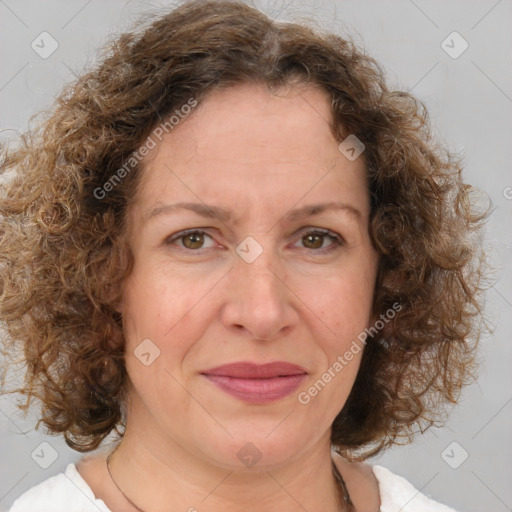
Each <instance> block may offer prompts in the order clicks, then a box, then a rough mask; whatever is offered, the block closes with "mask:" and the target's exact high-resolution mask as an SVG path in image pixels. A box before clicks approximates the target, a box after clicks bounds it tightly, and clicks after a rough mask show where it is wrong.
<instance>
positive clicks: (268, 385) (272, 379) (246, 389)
mask: <svg viewBox="0 0 512 512" xmlns="http://www.w3.org/2000/svg"><path fill="white" fill-rule="evenodd" d="M201 374H202V375H204V376H205V377H206V378H207V379H208V380H209V381H210V382H212V383H213V384H215V385H216V386H217V387H219V388H220V389H221V390H222V391H224V392H226V393H228V394H229V395H231V396H234V397H235V398H238V399H239V400H242V401H244V402H247V403H251V404H265V403H268V402H273V401H276V400H279V399H281V398H284V397H285V396H287V395H289V394H290V393H292V392H293V391H294V390H295V389H297V387H298V386H299V385H300V383H301V382H302V380H303V379H304V378H305V377H306V375H307V372H306V370H305V369H304V368H302V367H300V366H298V365H296V364H291V363H286V362H283V361H276V362H273V363H268V364H261V365H259V364H255V363H248V362H238V363H231V364H227V365H222V366H218V367H216V368H212V369H210V370H206V371H204V372H201Z"/></svg>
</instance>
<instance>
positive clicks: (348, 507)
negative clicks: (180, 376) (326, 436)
mask: <svg viewBox="0 0 512 512" xmlns="http://www.w3.org/2000/svg"><path fill="white" fill-rule="evenodd" d="M116 450H117V448H116ZM116 450H114V451H113V452H112V453H111V454H110V455H109V456H108V457H107V471H108V474H109V475H110V479H111V480H112V482H113V483H114V485H115V486H116V487H117V490H118V491H119V492H120V493H121V494H122V495H123V497H124V499H125V500H126V501H128V503H129V504H130V505H131V506H132V507H134V508H136V509H137V510H138V511H139V512H145V511H144V509H142V508H140V507H139V506H138V505H136V504H135V503H134V502H133V501H132V500H131V499H130V498H128V496H126V494H125V493H124V492H123V490H122V489H121V487H119V485H117V482H116V481H115V480H114V477H113V476H112V472H111V471H110V465H109V462H110V457H112V455H114V452H115V451H116ZM332 470H333V473H334V477H335V478H336V480H337V482H338V483H339V486H340V491H341V494H342V500H343V503H344V505H345V507H344V508H346V511H347V512H352V511H353V510H354V504H353V503H352V500H351V499H350V495H349V493H348V489H347V484H346V483H345V480H343V477H342V476H341V474H340V472H339V471H338V468H337V467H336V464H334V461H332Z"/></svg>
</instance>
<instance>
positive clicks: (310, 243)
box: [301, 229, 343, 253]
mask: <svg viewBox="0 0 512 512" xmlns="http://www.w3.org/2000/svg"><path fill="white" fill-rule="evenodd" d="M326 238H328V239H329V240H330V241H331V244H330V245H327V246H326V247H322V246H323V245H324V241H325V239H326ZM301 240H302V243H303V245H304V247H306V249H312V250H314V249H319V250H318V251H317V252H323V253H328V252H330V251H333V250H335V249H338V248H339V247H340V246H341V245H343V240H342V238H341V237H340V236H339V235H336V234H334V233H331V232H330V231H324V230H319V229H315V230H310V231H308V232H306V234H304V235H303V236H302V238H301Z"/></svg>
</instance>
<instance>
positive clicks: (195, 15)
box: [0, 1, 487, 459]
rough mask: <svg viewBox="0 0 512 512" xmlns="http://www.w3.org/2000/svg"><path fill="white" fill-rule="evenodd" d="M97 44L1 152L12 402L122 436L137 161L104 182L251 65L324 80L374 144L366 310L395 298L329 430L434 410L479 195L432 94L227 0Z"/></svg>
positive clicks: (277, 79) (472, 306)
mask: <svg viewBox="0 0 512 512" xmlns="http://www.w3.org/2000/svg"><path fill="white" fill-rule="evenodd" d="M104 52H105V53H104V54H102V55H101V59H100V62H99V64H97V66H96V67H95V68H94V69H92V70H90V71H88V72H85V73H84V74H83V75H82V76H80V77H79V78H78V79H77V80H76V81H74V82H73V83H71V84H69V85H67V86H66V87H65V88H64V90H63V91H62V93H61V94H60V96H59V97H58V98H57V100H56V102H55V105H54V108H53V109H52V110H51V112H49V114H48V115H47V116H46V118H45V119H44V120H43V121H42V122H40V124H39V125H37V126H35V127H32V128H31V129H30V130H29V131H28V132H27V134H25V135H23V136H22V137H21V139H20V143H19V144H17V146H16V147H15V148H7V147H4V148H2V153H1V155H2V165H1V173H2V174H4V175H5V178H6V182H5V183H4V185H3V186H2V189H3V193H2V195H1V197H0V214H1V215H2V217H3V219H2V224H1V227H0V269H1V273H0V297H1V299H0V315H1V320H2V323H3V326H4V328H5V332H6V336H5V339H3V340H2V346H3V348H2V351H3V353H4V355H5V356H6V357H7V356H9V357H10V358H12V359H13V362H16V363H20V362H22V363H23V364H24V376H25V380H24V384H23V386H22V387H21V388H20V387H18V388H16V389H15V390H12V391H10V392H19V393H22V394H23V395H24V396H26V402H25V403H24V404H18V407H20V408H22V409H24V410H26V409H27V408H28V407H29V405H30V403H31V401H33V399H35V398H37V399H39V400H40V401H41V415H40V419H39V421H38V423H37V427H36V428H39V424H40V423H41V422H43V423H44V425H45V426H46V427H47V429H48V432H49V433H53V434H57V433H60V434H63V435H64V437H65V440H66V443H67V444H68V445H69V446H70V447H72V448H73V449H75V450H78V451H82V452H86V451H90V450H93V449H95V448H97V447H98V446H99V444H100V443H101V441H102V440H103V439H104V438H105V437H106V436H107V435H108V434H109V433H111V432H112V431H113V430H115V431H117V434H118V435H119V436H121V437H122V435H123V429H122V427H123V426H124V416H123V414H122V407H123V402H124V400H125V392H126V386H127V374H126V370H125V366H124V336H123V330H122V325H123V324H122V322H123V319H122V316H121V314H120V313H119V312H118V306H119V305H120V303H121V291H120V290H121V284H122V282H123V280H124V279H125V278H126V277H127V276H128V275H129V273H130V271H131V269H132V264H133V255H132V253H131V251H130V247H129V246H128V244H127V242H126V239H125V237H124V234H125V232H126V229H127V226H126V215H125V214H126V208H127V205H128V204H130V201H131V200H132V198H133V197H135V192H136V190H137V186H138V183H139V181H140V176H141V171H142V164H140V163H139V164H137V165H136V166H134V167H133V169H132V170H131V171H130V172H125V175H123V179H122V180H119V182H118V183H116V184H115V186H111V187H110V189H109V191H108V193H106V194H105V193H102V194H99V193H98V191H99V190H105V188H103V187H104V185H105V183H107V182H108V181H109V179H111V177H112V176H113V175H114V174H115V173H116V172H117V171H119V169H121V168H123V165H125V164H126V162H127V160H128V159H129V158H130V157H131V155H133V154H134V152H135V151H136V150H137V149H138V148H139V147H140V146H141V144H143V143H144V141H145V140H146V139H147V137H148V136H149V134H150V133H151V132H152V130H153V129H154V128H155V127H156V126H157V125H158V124H159V123H160V122H161V120H162V119H166V118H168V117H169V116H170V115H172V114H173V111H175V109H176V108H177V107H180V106H181V105H183V104H185V103H186V102H187V100H189V99H190V98H191V97H193V98H195V99H196V101H197V102H198V103H200V102H201V101H202V100H203V99H204V98H205V97H206V96H207V95H208V94H209V93H211V92H212V91H213V90H215V89H216V88H221V87H228V86H230V85H234V84H237V83H243V82H257V83H262V84H266V85H267V86H268V87H269V89H271V90H274V88H279V87H284V86H290V85H293V84H295V83H300V84H306V85H307V84H313V85H316V86H320V87H322V88H323V89H324V90H325V91H327V92H328V94H329V96H330V98H331V105H332V124H331V129H332V132H333V134H334V135H335V137H336V138H337V140H339V141H342V140H343V139H344V138H345V137H346V136H347V135H349V134H354V135H356V136H357V138H358V139H359V140H360V141H362V142H363V143H364V145H365V148H366V149H365V151H364V153H363V155H362V157H363V158H364V159H365V163H366V168H367V172H368V188H369V195H370V199H371V215H370V223H369V226H368V229H369V232H370V236H371V240H372V243H373V244H374V246H375V248H376V249H377V251H378V253H379V268H378V277H377V281H376V286H375V291H374V301H373V311H374V313H375V316H376V317H378V316H379V314H382V313H384V312H386V311H387V310H389V309H390V308H392V307H393V304H396V303H399V304H400V305H401V306H402V307H401V309H400V311H398V312H397V313H396V315H395V316H394V318H393V319H392V320H391V321H389V322H387V323H386V325H385V327H384V328H383V329H382V330H381V331H380V332H378V334H375V335H374V336H372V337H370V338H368V342H367V345H366V347H365V350H364V353H363V359H362V363H361V367H360V370H359V373H358V376H357V378H356V381H355V383H354V386H353V389H352V391H351V394H350V396H349V398H348V401H347V402H346V404H345V406H344V407H343V409H342V410H341V411H340V413H339V414H338V415H337V417H336V419H335V421H334V423H333V428H332V437H331V440H332V445H333V447H335V448H336V449H337V450H338V451H339V452H340V453H342V454H344V455H345V456H348V457H351V458H359V459H364V458H366V457H368V456H370V455H372V454H375V453H377V452H378V451H379V450H381V449H382V448H384V447H387V446H390V445H391V444H392V443H397V442H400V441H403V440H405V441H410V440H412V437H413V435H414V433H415V431H417V430H418V427H419V429H420V430H423V429H425V428H427V427H428V426H430V425H432V424H434V423H435V422H440V421H441V420H442V419H443V418H444V416H445V413H444V411H445V406H446V404H447V403H448V402H451V403H455V402H456V401H457V399H458V396H459V394H460V390H461V387H462V386H463V385H464V384H466V383H467V382H469V380H471V379H473V378H474V376H475V368H476V363H475V360H476V359H475V354H476V347H477V343H478V339H479V338H480V336H481V333H482V332H483V326H484V324H485V322H483V321H482V320H483V318H484V317H483V313H482V291H483V287H482V282H483V278H484V269H485V255H484V254H483V252H482V250H481V246H482V244H481V235H482V227H483V224H484V222H485V219H486V216H487V212H483V213H482V212H477V211H476V210H475V209H474V207H473V200H472V196H471V190H472V189H471V187H470V186H469V185H466V184H465V183H464V182H463V181H462V177H461V172H462V164H461V159H460V158H459V157H456V156H455V155H454V154H452V153H451V152H449V151H448V150H447V149H446V148H444V147H443V146H442V145H440V144H439V143H438V142H436V141H435V140H434V138H433V136H432V133H431V128H430V124H429V119H428V114H427V111H426V108H425V106H424V104H423V103H422V102H420V101H419V100H417V99H416V98H414V97H413V96H412V95H411V94H410V93H408V92H404V91H397V90H390V89H388V86H387V85H386V82H385V76H384V72H383V70H382V68H381V67H380V65H379V64H378V63H377V62H376V61H375V60H374V59H373V58H371V57H369V56H368V55H366V53H365V52H364V51H363V50H362V49H360V48H359V47H358V46H357V45H356V44H355V43H354V42H352V41H351V40H350V39H344V38H342V37H339V36H337V35H333V34H327V33H324V32H323V31H321V30H319V29H314V28H311V27H308V26H305V25H298V24H294V23H277V22H275V21H273V20H271V19H269V18H268V17H267V16H266V15H264V14H263V13H261V12H259V11H258V10H256V9H254V8H251V7H248V6H247V5H245V4H243V3H241V2H237V1H191V2H187V3H185V4H183V5H181V6H180V7H178V8H176V9H174V10H172V11H171V12H168V13H165V14H160V15H158V16H157V17H156V18H155V19H153V18H150V19H149V22H147V24H145V23H141V25H140V26H136V27H134V28H133V30H132V31H131V32H128V33H123V34H122V35H121V36H120V37H118V39H116V40H115V41H114V42H111V43H110V44H109V45H107V46H106V47H105V50H104ZM11 172H12V173H13V175H12V177H11V176H8V174H7V173H11ZM7 178H9V179H7ZM14 354H16V357H17V359H16V357H15V356H14ZM4 380H5V379H4ZM4 384H5V382H3V383H2V386H3V391H4V392H6V388H5V387H4ZM120 427H121V428H120Z"/></svg>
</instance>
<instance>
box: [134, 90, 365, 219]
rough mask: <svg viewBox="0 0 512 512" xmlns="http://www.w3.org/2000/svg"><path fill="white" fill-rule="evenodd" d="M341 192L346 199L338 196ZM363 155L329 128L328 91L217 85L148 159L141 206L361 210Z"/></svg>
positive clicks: (363, 201) (164, 138)
mask: <svg viewBox="0 0 512 512" xmlns="http://www.w3.org/2000/svg"><path fill="white" fill-rule="evenodd" d="M340 195H342V196H343V197H340ZM365 195H367V193H366V166H365V163H364V158H358V159H356V160H355V161H349V160H347V158H345V157H344V156H343V155H342V154H341V153H340V151H339V150H338V141H336V139H335V137H334V135H333V134H332V131H331V107H330V98H329V96H328V94H327V93H326V92H325V91H323V90H322V89H320V88H318V87H311V86H304V85H301V86H293V87H291V88H287V89H282V90H279V91H277V93H272V92H270V91H269V90H268V89H267V88H266V86H264V85H260V84H239V85H236V86H233V87H229V88H226V89H221V90H216V91H214V92H213V93H211V94H210V95H209V96H207V97H206V98H205V99H204V100H203V101H202V102H201V104H199V105H198V106H197V107H195V109H194V110H193V111H192V112H191V114H190V115H189V116H187V117H186V118H185V119H183V120H181V121H180V122H179V124H178V125H177V126H175V127H174V128H173V130H172V131H170V132H169V133H167V134H166V135H164V136H163V138H162V140H161V142H159V143H158V144H157V147H156V148H155V150H154V151H153V152H152V154H151V155H150V157H149V158H148V159H147V161H146V162H145V166H144V170H143V177H142V181H141V186H140V194H139V197H138V202H139V205H140V206H141V208H142V209H144V210H146V211H147V210H148V209H149V208H151V207H152V206H154V205H155V204H156V203H166V202H169V201H177V200H180V201H183V200H187V201H194V202H196V203H197V202H203V201H204V202H205V203H216V204H226V207H227V208H229V209H236V208H237V207H238V209H240V208H241V207H242V208H244V207H245V209H246V210H247V211H249V210H250V209H251V208H252V207H253V206H254V205H257V204H259V205H266V204H268V205H269V207H271V208H272V209H273V210H275V211H276V213H277V212H278V210H279V208H276V206H279V204H281V205H282V206H283V208H284V207H286V206H288V207H291V206H292V204H295V205H297V206H300V204H298V203H299V202H300V201H302V200H303V202H304V204H308V203H318V202H319V201H325V200H329V201H336V200H338V201H339V200H345V199H350V198H351V197H352V198H353V199H354V200H355V201H356V202H358V203H359V207H360V209H362V210H364V209H365V208H366V204H364V203H366V198H365Z"/></svg>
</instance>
